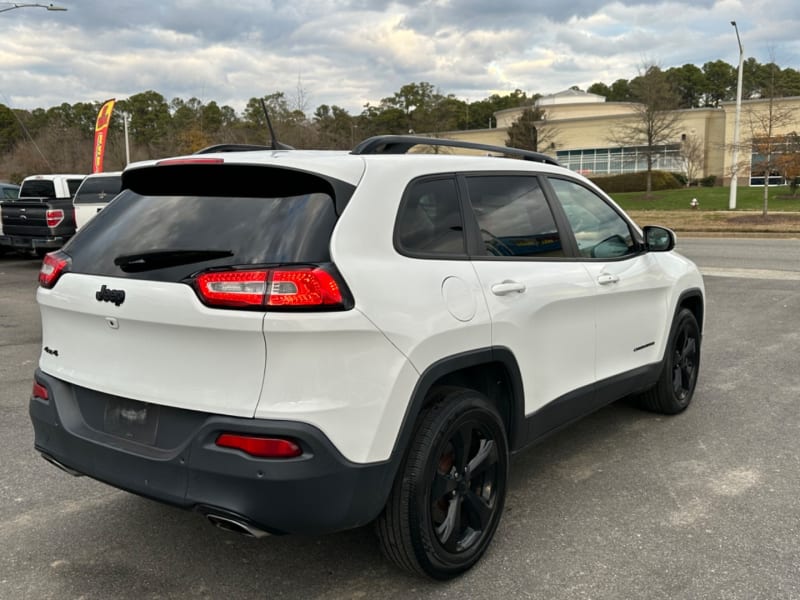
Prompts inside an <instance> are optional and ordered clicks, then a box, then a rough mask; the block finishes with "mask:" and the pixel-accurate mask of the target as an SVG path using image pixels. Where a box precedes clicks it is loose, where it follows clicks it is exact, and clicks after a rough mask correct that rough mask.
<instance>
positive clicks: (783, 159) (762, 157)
mask: <svg viewBox="0 0 800 600" xmlns="http://www.w3.org/2000/svg"><path fill="white" fill-rule="evenodd" d="M767 170H769V175H768V181H767V185H786V184H787V183H788V180H787V178H789V179H791V178H792V177H796V173H797V172H798V170H800V136H798V135H797V134H796V133H789V134H786V135H780V136H775V137H772V138H754V139H753V145H752V148H751V151H750V185H751V186H755V187H761V186H763V185H764V177H765V176H767Z"/></svg>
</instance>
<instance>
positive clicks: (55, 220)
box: [44, 208, 64, 227]
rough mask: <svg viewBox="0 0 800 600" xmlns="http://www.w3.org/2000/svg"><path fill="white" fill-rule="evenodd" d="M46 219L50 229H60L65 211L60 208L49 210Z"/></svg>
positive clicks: (46, 212)
mask: <svg viewBox="0 0 800 600" xmlns="http://www.w3.org/2000/svg"><path fill="white" fill-rule="evenodd" d="M44 218H45V219H46V220H47V226H48V227H58V225H59V224H60V223H61V221H63V220H64V211H63V210H61V209H60V208H48V209H47V211H45V213H44Z"/></svg>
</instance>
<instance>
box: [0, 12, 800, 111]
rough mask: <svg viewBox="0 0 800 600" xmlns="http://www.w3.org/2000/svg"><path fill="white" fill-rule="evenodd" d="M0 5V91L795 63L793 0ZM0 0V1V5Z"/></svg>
mask: <svg viewBox="0 0 800 600" xmlns="http://www.w3.org/2000/svg"><path fill="white" fill-rule="evenodd" d="M56 4H57V6H62V7H65V8H67V9H68V10H67V11H66V12H50V11H46V10H44V9H42V8H36V7H26V8H19V9H14V10H8V11H4V12H0V103H3V104H6V105H7V106H11V107H13V108H26V109H32V108H37V107H41V108H49V107H51V106H56V105H59V104H61V103H62V102H68V103H70V104H73V103H75V102H91V101H101V100H105V99H107V98H111V97H116V98H118V99H122V98H126V97H128V96H130V95H132V94H135V93H138V92H143V91H146V90H155V91H157V92H159V93H161V94H162V95H164V97H165V98H166V99H167V100H171V99H172V98H175V97H180V98H183V99H185V100H186V99H189V98H191V97H196V98H199V99H201V100H202V101H204V102H208V101H211V100H214V101H216V102H217V103H218V104H220V105H222V104H228V105H230V106H232V107H234V108H235V109H236V110H237V111H241V110H242V108H243V107H244V105H245V104H246V102H247V100H248V99H250V98H252V97H257V96H262V95H266V94H270V93H272V92H275V91H283V92H285V93H286V96H287V97H288V98H289V99H290V103H293V102H294V103H296V102H297V89H298V82H299V83H300V85H299V87H300V88H302V90H303V91H304V93H305V96H306V97H305V101H306V108H307V112H308V113H309V114H310V113H311V112H313V110H314V108H316V107H317V106H319V105H320V104H329V105H332V104H336V105H339V106H341V107H343V108H345V109H347V110H348V111H350V112H351V113H352V114H358V113H360V112H361V110H362V108H363V105H364V104H365V103H367V102H370V103H373V104H376V103H378V102H379V101H380V99H381V98H383V97H386V96H390V95H392V94H393V93H394V92H395V91H397V90H399V89H400V87H401V86H402V85H404V84H406V83H410V82H419V81H428V82H430V83H432V84H434V85H435V86H437V87H438V88H439V90H440V91H441V92H443V93H446V94H448V93H450V94H454V95H456V96H457V97H459V98H461V99H464V100H468V101H472V100H480V99H482V98H486V97H487V96H489V95H491V94H493V93H507V92H509V91H513V90H514V89H516V88H519V89H522V90H524V91H526V92H529V93H542V94H546V93H552V92H557V91H560V90H562V89H566V88H568V87H570V86H572V85H578V86H580V87H581V88H583V89H586V87H588V86H589V85H591V84H592V83H594V82H596V81H602V82H604V83H608V84H611V83H612V82H613V81H615V80H616V79H619V78H625V79H631V78H632V77H634V76H635V75H636V74H637V70H638V67H639V66H641V65H642V64H643V62H655V63H657V64H659V65H661V66H662V67H664V68H668V67H672V66H680V65H683V64H685V63H693V64H696V65H698V66H702V64H703V63H705V62H706V61H709V60H717V59H722V60H724V61H726V62H728V63H730V64H732V65H736V64H737V61H738V47H737V45H736V35H735V31H734V29H733V27H732V26H731V25H730V21H731V20H736V21H737V23H738V25H739V30H740V33H741V36H742V42H743V44H744V46H745V57H749V56H754V57H755V58H756V59H758V60H759V62H769V60H770V57H771V56H774V59H775V62H777V63H778V64H779V65H781V66H782V67H793V68H795V69H800V41H798V40H800V10H799V9H798V5H797V0H768V1H767V0H716V1H715V0H691V1H683V0H675V1H672V2H662V1H655V0H651V1H634V0H620V1H617V2H604V1H602V0H548V1H543V0H527V1H526V0H494V1H491V0H420V1H414V0H399V1H395V2H390V1H385V0H315V1H311V0H292V1H279V0H203V1H200V0H158V1H152V2H142V1H141V0H139V1H136V2H133V1H131V0H117V1H114V0H103V1H101V0H63V1H59V2H57V3H56ZM10 6H12V4H11V3H8V2H0V10H2V9H4V8H9V7H10Z"/></svg>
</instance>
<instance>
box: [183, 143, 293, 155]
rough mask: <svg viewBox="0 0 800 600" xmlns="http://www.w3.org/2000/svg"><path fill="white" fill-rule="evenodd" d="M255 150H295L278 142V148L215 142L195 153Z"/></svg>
mask: <svg viewBox="0 0 800 600" xmlns="http://www.w3.org/2000/svg"><path fill="white" fill-rule="evenodd" d="M255 150H294V148H292V147H291V146H287V145H286V144H281V143H280V142H278V148H273V147H272V146H261V145H258V144H215V145H213V146H208V147H207V148H203V149H201V150H198V151H197V152H195V154H211V153H213V152H253V151H255Z"/></svg>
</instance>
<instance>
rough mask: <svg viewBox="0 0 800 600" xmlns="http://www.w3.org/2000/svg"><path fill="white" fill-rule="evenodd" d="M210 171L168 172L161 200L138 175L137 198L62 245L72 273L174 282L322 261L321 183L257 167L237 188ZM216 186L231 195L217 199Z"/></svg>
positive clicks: (127, 194) (329, 222)
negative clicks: (219, 271) (221, 271)
mask: <svg viewBox="0 0 800 600" xmlns="http://www.w3.org/2000/svg"><path fill="white" fill-rule="evenodd" d="M156 169H158V167H156ZM211 170H212V171H213V172H212V174H211V175H210V176H208V175H207V174H206V175H200V174H199V172H197V171H196V170H193V169H188V170H187V169H183V170H181V169H170V170H169V171H170V173H168V174H167V176H166V177H167V180H168V181H169V183H168V186H169V187H170V188H171V189H169V190H168V192H169V193H168V194H165V195H160V194H158V192H159V191H160V190H161V189H162V187H163V186H161V185H158V181H155V182H154V181H153V180H151V179H150V178H148V177H147V174H138V175H137V177H138V178H139V179H138V180H134V181H133V184H134V185H135V186H136V187H137V188H139V189H140V190H141V192H137V191H136V190H131V189H128V190H125V191H123V192H122V193H121V194H120V195H119V196H118V197H117V198H116V199H115V201H114V202H112V203H110V204H109V205H108V207H106V208H105V209H104V210H103V211H102V212H100V213H99V214H98V215H97V216H96V217H95V218H94V219H92V221H90V222H89V223H88V225H87V226H86V227H85V228H84V229H82V230H81V232H80V234H79V235H77V236H75V237H74V238H73V239H72V240H71V241H70V242H69V244H68V245H67V246H65V248H64V250H65V252H67V253H68V254H69V255H70V256H71V257H72V270H73V271H76V272H81V273H88V274H94V275H111V276H115V277H129V278H137V279H151V280H158V281H181V280H183V279H184V278H186V277H189V276H190V275H192V274H194V273H196V272H198V271H200V270H204V269H209V268H216V267H231V266H248V265H275V264H290V263H291V264H297V263H315V264H316V263H324V262H330V260H331V259H330V250H329V245H330V236H331V233H332V231H333V228H334V226H335V224H336V220H337V215H336V211H335V207H334V198H333V197H332V192H326V191H325V188H326V187H327V188H328V189H330V186H329V185H326V182H324V181H321V180H320V178H318V177H316V176H314V175H310V174H306V173H297V172H294V173H288V174H287V173H283V174H279V173H276V171H277V170H276V169H265V168H261V169H251V170H248V171H247V176H248V179H247V181H244V182H240V183H241V185H237V183H236V181H228V184H229V185H227V186H224V185H223V184H224V182H225V177H226V175H230V174H231V172H229V171H226V170H222V169H220V168H217V169H216V170H213V169H211ZM215 174H216V175H217V176H216V177H215V176H214V175H215ZM153 176H154V177H156V178H157V179H160V178H161V177H162V176H163V171H160V172H158V173H155V174H154V175H153ZM184 177H188V178H189V180H188V181H186V182H185V186H181V178H184ZM204 178H207V179H208V180H209V181H211V180H215V181H217V183H216V188H217V189H211V190H210V191H212V192H213V194H212V195H205V194H202V193H201V192H202V189H203V188H204V187H206V186H204V185H203V179H204ZM220 180H221V181H220ZM208 187H214V186H211V185H210V186H208ZM222 187H227V188H228V189H229V191H230V192H233V193H234V194H236V195H233V194H227V195H221V194H219V192H220V191H221V188H222ZM181 189H183V190H184V191H185V193H179V191H180V190H181ZM273 190H274V192H273ZM145 191H146V193H145ZM190 192H191V193H190ZM244 193H247V194H249V195H242V194H244ZM256 194H259V195H256ZM136 257H140V258H136Z"/></svg>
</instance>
